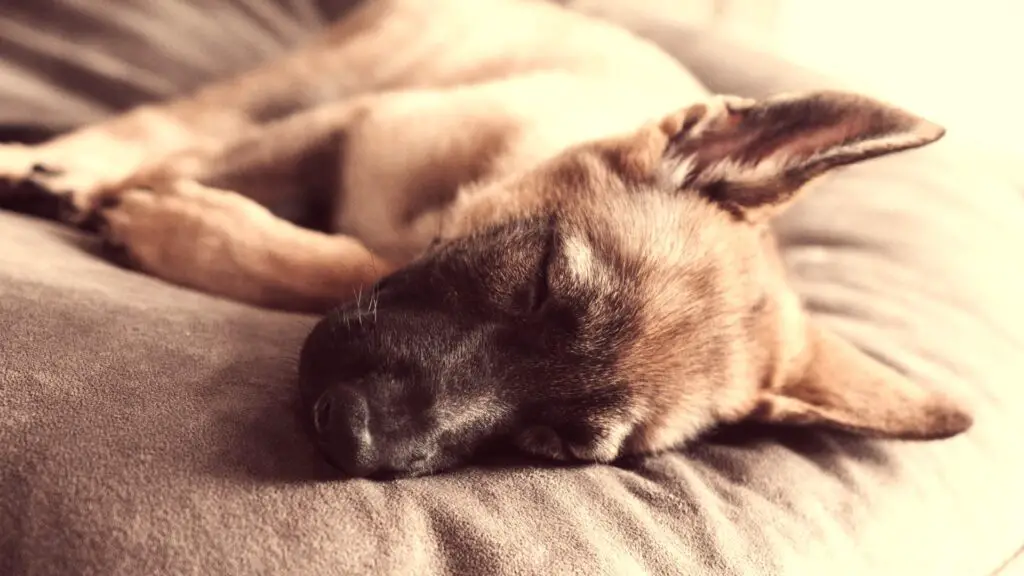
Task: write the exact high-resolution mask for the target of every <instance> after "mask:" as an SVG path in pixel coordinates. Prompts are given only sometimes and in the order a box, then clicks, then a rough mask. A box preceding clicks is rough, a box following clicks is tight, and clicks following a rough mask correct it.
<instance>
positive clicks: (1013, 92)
mask: <svg viewBox="0 0 1024 576" xmlns="http://www.w3.org/2000/svg"><path fill="white" fill-rule="evenodd" d="M556 1H561V2H562V3H565V4H569V5H571V6H575V7H581V8H592V9H595V10H596V11H598V12H609V11H611V12H616V11H634V12H636V11H639V12H647V13H650V14H656V15H657V17H658V18H661V19H667V20H678V21H680V22H683V23H687V24H691V25H696V26H701V27H710V28H714V29H716V30H718V31H720V32H721V33H723V34H726V35H728V36H730V37H732V38H733V39H736V40H740V41H742V42H744V43H747V44H749V45H752V46H754V47H758V48H761V49H765V50H770V51H773V52H776V53H778V54H780V55H782V56H784V57H786V58H788V59H790V60H792V61H795V62H797V63H800V64H803V65H805V66H809V67H813V68H817V69H820V70H822V71H824V72H827V73H830V74H832V75H836V76H839V77H841V78H843V79H845V80H847V81H848V82H850V81H852V82H854V83H856V85H858V86H860V87H861V89H863V90H864V91H865V92H871V93H874V94H876V95H878V96H882V97H885V98H887V99H890V100H893V101H895V102H897V103H899V104H902V105H904V106H907V107H910V108H912V109H913V110H915V111H916V112H919V113H921V114H923V115H925V116H928V117H930V118H932V119H934V120H936V121H938V122H940V123H942V124H944V125H945V126H946V127H947V128H948V129H949V130H950V131H951V132H952V133H956V134H957V138H958V139H959V138H964V139H968V140H970V141H972V143H975V144H977V145H979V146H982V147H984V148H985V149H987V150H989V151H991V152H992V154H993V156H1007V157H1009V158H1014V159H1017V158H1020V159H1024V138H1021V137H1020V135H1021V134H1024V113H1022V112H1021V110H1020V108H1019V105H1018V103H1019V102H1021V101H1022V100H1024V84H1022V83H1020V82H1019V81H1018V79H1017V71H1018V70H1019V69H1020V68H1021V65H1020V64H1019V62H1017V61H1016V60H1018V59H1020V58H1021V57H1024V33H1022V32H1021V31H1020V27H1021V25H1022V24H1024V2H1021V1H1020V0H972V1H970V2H964V1H941V0H939V1H936V0H856V1H853V0H618V1H616V0H556ZM351 4H352V0H202V1H199V0H190V1H185V0H117V1H116V2H102V1H97V0H0V79H4V82H3V84H4V85H3V86H0V123H2V122H7V121H23V120H24V119H25V118H40V117H44V118H47V119H48V120H49V121H52V122H55V123H58V124H60V123H75V124H78V123H81V122H83V121H86V120H91V119H95V118H98V117H100V116H102V115H105V114H107V113H110V112H111V111H112V110H113V109H117V108H123V107H124V106H128V105H131V104H133V103H136V102H138V101H139V100H140V99H152V98H160V97H163V96H166V95H168V94H169V93H170V92H171V91H173V90H175V89H179V90H180V89H182V88H188V87H190V86H194V85H196V84H198V83H201V82H203V81H205V80H206V79H209V78H213V77H217V76H220V75H223V74H225V73H229V72H230V71H233V70H238V69H241V68H245V67H247V66H250V65H253V64H255V63H257V62H260V61H264V60H265V59H267V58H268V57H270V56H272V55H274V54H276V53H278V52H280V51H281V50H283V49H284V48H285V47H286V46H288V45H291V44H293V43H294V42H296V41H298V39H300V38H302V37H303V36H305V35H308V34H309V33H310V31H311V30H314V29H316V28H318V27H320V26H322V25H324V24H325V23H326V22H328V21H330V20H331V19H333V18H336V17H337V16H338V15H339V14H341V13H342V12H343V11H344V10H345V9H346V8H348V7H349V6H350V5H351ZM183 32H187V35H188V37H187V38H183V37H182V33H183ZM155 71H159V72H158V73H157V72H155ZM55 88H56V90H55ZM55 98H57V99H58V100H55Z"/></svg>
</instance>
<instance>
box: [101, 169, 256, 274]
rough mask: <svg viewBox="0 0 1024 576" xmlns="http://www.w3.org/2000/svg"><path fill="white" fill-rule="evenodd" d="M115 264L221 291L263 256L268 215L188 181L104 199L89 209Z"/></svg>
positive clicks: (231, 196) (243, 200) (237, 197)
mask: <svg viewBox="0 0 1024 576" xmlns="http://www.w3.org/2000/svg"><path fill="white" fill-rule="evenodd" d="M95 214H96V216H95V218H96V221H97V228H98V232H99V234H100V236H101V238H102V240H103V247H104V253H105V255H106V256H107V257H108V258H109V259H110V260H112V261H114V262H115V263H118V264H120V265H122V266H126V267H129V268H133V269H136V270H139V271H142V272H145V273H148V274H151V275H153V276H156V277H159V278H162V279H164V280H168V281H170V282H174V283H177V284H181V285H184V286H187V287H190V288H196V289H200V290H207V291H210V290H213V291H218V292H224V291H225V287H226V285H231V284H235V283H239V282H244V281H245V278H244V274H243V273H242V272H241V271H243V270H245V269H247V267H248V266H250V265H252V262H253V260H254V259H257V258H258V257H259V255H260V254H263V253H265V251H263V250H262V247H263V246H265V243H266V234H265V233H264V232H265V230H266V229H267V228H268V227H269V226H270V225H272V220H273V216H272V215H271V214H270V212H269V211H267V210H266V209H265V208H263V207H262V206H260V205H259V204H257V203H255V202H253V201H252V200H249V199H248V198H245V197H243V196H241V195H238V194H235V193H232V192H226V191H223V190H217V189H213V188H208V187H205V186H201V185H199V184H197V183H195V182H191V181H176V182H171V183H164V184H161V185H159V186H156V187H154V188H152V189H142V188H134V189H129V190H124V191H122V192H120V193H119V194H116V195H106V196H104V197H103V198H102V200H101V201H100V202H98V203H97V205H96V209H95Z"/></svg>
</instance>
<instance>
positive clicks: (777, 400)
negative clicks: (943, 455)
mask: <svg viewBox="0 0 1024 576" xmlns="http://www.w3.org/2000/svg"><path fill="white" fill-rule="evenodd" d="M808 334H809V335H808V342H807V362H806V363H805V364H804V366H803V367H802V368H801V369H800V370H797V371H796V373H794V374H790V375H787V377H786V378H784V379H783V382H782V383H781V384H780V385H779V386H777V387H771V388H768V389H764V390H761V391H760V392H759V395H758V398H757V402H756V408H755V409H754V411H753V413H752V414H751V415H750V416H749V418H750V419H751V420H754V421H760V422H766V423H774V424H786V425H805V426H819V427H825V428H832V429H838V430H844V431H847V432H850V433H853V434H858V435H862V436H869V437H876V438H895V439H904V440H934V439H941V438H948V437H950V436H955V435H957V434H960V433H961V432H964V431H966V430H968V429H969V428H970V427H971V425H972V423H973V418H972V417H971V413H970V412H969V411H968V410H967V409H966V408H965V407H963V406H960V405H958V404H957V403H956V402H954V401H953V400H952V399H951V398H948V397H946V396H944V395H942V394H940V393H938V392H935V391H932V390H928V389H927V388H925V387H924V386H922V385H920V384H918V383H916V382H913V381H912V380H910V379H909V378H907V377H905V376H903V375H902V374H899V373H898V372H896V371H895V370H893V369H892V368H890V367H888V366H886V365H884V364H882V363H881V362H879V361H877V360H875V359H873V358H871V357H870V356H868V355H867V354H864V353H863V352H861V351H860V350H859V349H857V348H855V347H854V346H853V345H852V344H849V343H847V342H846V341H845V340H843V339H842V338H840V337H839V336H836V335H834V334H832V333H831V332H828V331H826V330H822V329H820V328H818V327H815V326H813V325H812V326H810V328H809V333H808Z"/></svg>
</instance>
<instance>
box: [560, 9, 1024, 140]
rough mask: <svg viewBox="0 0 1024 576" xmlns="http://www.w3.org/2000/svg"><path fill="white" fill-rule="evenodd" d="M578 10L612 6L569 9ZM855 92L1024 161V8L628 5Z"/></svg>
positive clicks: (959, 136)
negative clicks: (831, 78) (837, 80)
mask: <svg viewBox="0 0 1024 576" xmlns="http://www.w3.org/2000/svg"><path fill="white" fill-rule="evenodd" d="M568 3H569V4H571V5H577V6H587V5H593V6H596V5H598V4H607V0H570V1H569V2H568ZM623 4H624V5H629V6H630V8H629V9H634V7H637V6H649V8H650V10H652V11H656V12H657V13H658V14H674V15H676V16H675V18H676V19H677V20H679V21H680V22H684V23H691V24H696V25H700V26H707V27H711V28H714V29H717V30H718V31H720V32H721V33H723V34H726V35H729V36H730V37H732V38H733V39H736V40H740V41H743V42H745V43H747V44H749V45H753V46H755V47H758V48H761V49H765V50H770V51H773V52H776V53H778V54H780V55H782V56H784V57H786V58H788V59H790V60H792V61H795V62H797V63H800V64H802V65H804V66H809V67H813V68H816V69H819V70H822V71H824V72H826V73H830V74H832V75H836V76H839V77H842V78H843V79H845V80H847V81H851V82H855V83H857V85H859V86H862V87H863V89H864V91H866V92H872V93H874V94H876V95H878V96H881V97H884V98H888V99H890V100H893V101H896V102H898V103H900V104H902V105H904V106H908V107H910V108H912V109H913V110H914V111H916V112H918V113H920V114H922V115H925V116H928V117H930V118H932V119H934V120H935V121H937V122H940V123H942V124H944V125H945V126H946V127H947V128H948V129H949V130H951V131H952V132H955V133H957V135H958V138H961V137H962V138H966V139H969V140H971V141H972V143H973V144H978V145H980V146H983V147H984V148H985V149H987V150H989V151H990V152H992V153H993V154H996V155H1003V156H1012V157H1013V158H1015V159H1016V158H1019V159H1022V160H1024V109H1022V108H1021V105H1020V103H1021V102H1024V83H1022V82H1021V81H1020V79H1019V74H1020V72H1019V71H1020V70H1021V69H1022V64H1021V59H1024V31H1022V29H1021V28H1022V26H1024V2H1021V1H1020V0H971V1H969V2H968V1H942V0H938V1H936V0H855V1H854V0H624V1H623Z"/></svg>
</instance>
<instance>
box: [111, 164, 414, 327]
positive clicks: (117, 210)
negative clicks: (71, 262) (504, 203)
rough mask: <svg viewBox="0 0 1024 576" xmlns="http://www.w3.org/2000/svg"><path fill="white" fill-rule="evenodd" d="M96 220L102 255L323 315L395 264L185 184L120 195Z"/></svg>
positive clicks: (203, 287) (183, 281)
mask: <svg viewBox="0 0 1024 576" xmlns="http://www.w3.org/2000/svg"><path fill="white" fill-rule="evenodd" d="M99 216H100V219H101V222H100V230H101V235H102V237H103V239H104V241H105V244H106V248H107V250H108V253H109V254H110V255H111V256H112V257H114V258H115V259H117V260H119V261H120V262H121V263H123V264H126V265H128V266H129V267H132V268H135V269H138V270H140V271H143V272H146V273H148V274H151V275H153V276H156V277H158V278H161V279H164V280H167V281H169V282H173V283H175V284H178V285H182V286H186V287H189V288H193V289H196V290H200V291H203V292H207V293H209V294H214V295H217V296H223V297H226V298H230V299H233V300H237V301H241V302H246V303H249V304H253V305H256V306H261V307H266V308H275V309H280V310H287V311H295V312H324V311H326V310H328V309H329V308H331V307H333V306H335V305H337V304H340V303H342V302H345V301H347V300H350V299H353V298H355V297H357V295H358V294H360V293H361V292H362V291H363V290H366V289H368V288H369V287H370V286H372V284H373V283H374V282H376V281H377V280H378V279H379V278H381V277H383V276H384V275H386V274H388V273H390V272H391V271H392V270H393V269H394V267H393V266H392V265H391V264H389V263H388V262H385V261H384V260H382V259H380V258H378V257H376V256H375V255H374V254H372V253H371V252H370V251H368V250H367V249H366V248H365V247H364V246H363V245H362V244H361V243H360V242H358V241H357V240H355V239H353V238H350V237H347V236H336V235H327V234H321V233H319V232H314V231H311V230H306V229H303V228H299V227H297V226H295V225H293V224H291V223H289V222H287V221H284V220H282V219H279V218H277V217H275V216H274V215H273V214H271V213H270V212H269V211H268V210H267V209H266V208H264V207H262V206H260V205H259V204H257V203H255V202H253V201H252V200H250V199H248V198H245V197H244V196H241V195H239V194H235V193H233V192H228V191H223V190H217V189H212V188H208V187H205V186H202V185H200V184H197V183H195V182H191V181H185V180H182V181H177V182H174V183H167V184H166V185H164V186H162V187H160V188H157V189H154V190H142V189H136V190H130V191H126V192H124V193H123V194H121V195H119V196H117V197H114V198H111V199H110V203H109V204H108V205H106V206H104V207H103V208H102V210H101V211H100V212H99Z"/></svg>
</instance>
